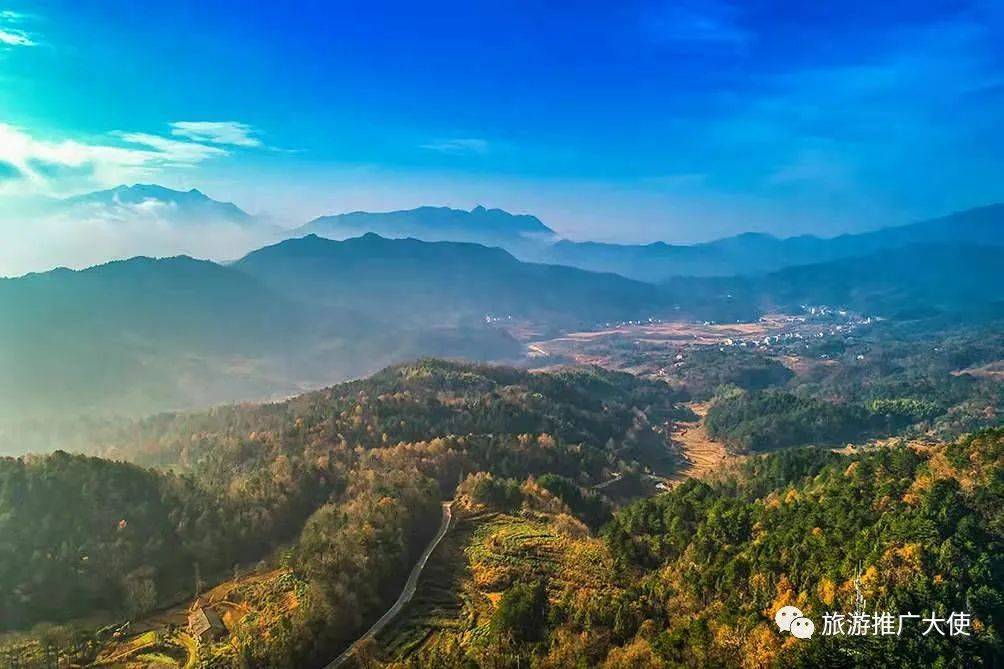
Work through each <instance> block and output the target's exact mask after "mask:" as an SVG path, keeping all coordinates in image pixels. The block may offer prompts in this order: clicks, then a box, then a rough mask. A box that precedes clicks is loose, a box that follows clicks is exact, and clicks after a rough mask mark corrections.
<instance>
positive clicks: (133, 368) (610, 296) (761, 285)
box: [0, 186, 1004, 420]
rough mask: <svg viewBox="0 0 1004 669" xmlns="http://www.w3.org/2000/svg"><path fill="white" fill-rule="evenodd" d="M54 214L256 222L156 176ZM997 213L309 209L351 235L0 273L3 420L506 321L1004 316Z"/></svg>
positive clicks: (107, 406)
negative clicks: (783, 313) (671, 224)
mask: <svg viewBox="0 0 1004 669" xmlns="http://www.w3.org/2000/svg"><path fill="white" fill-rule="evenodd" d="M60 206H63V207H66V211H83V210H86V209H99V210H102V211H115V210H118V209H123V208H124V209H125V210H129V209H130V208H138V209H140V210H142V209H144V208H149V209H163V210H167V211H169V212H171V214H170V215H171V216H177V217H178V218H177V219H173V218H172V219H167V220H170V221H171V225H175V226H176V227H177V228H184V227H185V226H189V225H191V220H193V219H194V217H196V216H200V217H204V218H205V217H208V218H210V219H212V220H215V221H224V222H226V223H227V225H226V226H221V227H226V228H228V229H232V228H239V229H242V230H243V229H248V228H254V226H256V225H257V222H255V221H254V220H253V217H249V216H248V215H247V214H246V213H244V212H242V211H241V210H240V209H239V208H237V207H236V206H234V205H232V204H229V203H223V202H217V201H215V200H212V199H211V198H208V197H207V196H205V195H204V194H202V193H200V192H199V191H194V190H193V191H187V192H182V191H173V190H170V189H164V188H161V187H159V186H131V187H121V188H116V189H112V190H109V191H102V192H99V193H92V194H90V195H87V196H82V197H79V198H71V199H70V200H66V201H63V202H62V203H61V205H60ZM1002 219H1004V206H1001V205H997V206H993V207H986V208H983V209H977V210H971V211H968V212H963V213H960V214H956V215H953V216H949V217H945V218H942V219H936V220H932V221H927V222H923V223H916V224H913V225H908V226H902V227H897V228H887V229H884V230H878V231H875V232H870V233H866V234H861V235H844V236H841V237H836V238H833V239H820V238H817V237H809V236H803V237H795V238H791V239H776V238H774V237H770V236H768V235H760V234H749V235H739V236H737V237H732V238H728V239H723V240H718V241H716V242H710V243H707V244H698V245H694V246H672V245H668V244H653V245H647V246H628V245H624V246H618V245H610V244H590V243H574V242H568V241H562V240H559V239H558V238H557V235H555V234H554V233H553V231H551V230H550V229H549V228H547V227H546V226H545V225H544V224H542V223H541V222H540V221H539V220H537V219H536V218H534V217H532V216H514V215H511V214H508V213H506V212H504V211H501V210H489V209H483V208H476V209H474V210H472V211H469V212H468V211H458V210H453V209H445V208H431V207H424V208H421V209H417V210H411V211H408V212H392V213H389V214H366V213H362V212H357V213H354V214H347V215H344V216H337V217H327V218H322V219H317V220H315V221H313V222H311V223H310V224H308V226H307V227H308V228H310V229H317V230H324V231H326V234H332V235H334V234H337V235H339V236H342V235H347V236H348V237H349V238H348V239H346V240H343V241H337V240H332V239H326V238H324V237H321V236H318V235H316V234H308V235H305V236H302V237H296V238H292V239H285V240H284V241H279V242H278V243H274V244H271V245H269V246H264V247H262V246H261V243H258V244H257V245H255V246H254V247H252V248H255V250H253V251H251V252H249V253H247V254H246V255H244V256H243V257H241V258H240V259H239V260H237V261H234V262H232V263H229V264H218V263H214V262H209V261H200V260H193V259H192V258H190V257H184V256H182V257H170V258H164V259H159V260H155V259H150V258H144V257H135V258H132V259H128V260H122V261H116V262H110V263H105V264H101V265H97V266H94V267H90V268H88V269H84V270H80V271H72V270H67V269H60V270H54V271H50V272H45V273H41V274H29V275H25V276H23V277H20V278H17V279H0V313H2V314H3V318H2V319H0V369H2V370H3V372H4V373H3V374H0V419H2V420H12V419H14V418H15V417H32V416H35V417H43V418H44V417H47V416H52V415H56V414H60V413H74V414H76V413H96V414H100V413H108V412H119V413H127V414H140V413H146V412H149V411H153V410H159V409H172V408H185V407H195V406H205V405H208V404H212V403H215V402H223V401H232V400H240V399H261V398H268V397H277V396H283V395H286V394H291V393H295V392H299V391H301V390H303V389H305V388H312V387H318V386H322V385H325V384H328V383H332V382H334V381H337V380H340V379H344V378H347V377H353V376H359V375H363V374H366V373H369V372H372V371H374V370H376V369H379V368H381V367H383V366H385V365H387V364H390V363H393V362H396V361H401V360H407V359H411V358H415V357H418V356H422V355H437V356H448V357H464V358H473V359H484V360H499V359H513V358H518V357H520V356H521V355H522V353H523V349H522V346H521V345H520V344H519V343H518V342H517V341H516V340H515V339H514V338H513V337H512V336H511V335H510V333H509V331H508V329H507V327H504V326H507V325H509V324H511V323H514V322H516V323H522V322H528V323H531V324H533V326H534V327H535V328H537V330H538V331H542V332H547V333H548V334H554V333H557V332H558V331H561V330H567V329H577V328H589V327H593V326H596V325H601V324H604V323H607V322H612V321H623V320H634V319H647V318H659V319H697V320H715V321H720V322H722V321H729V322H734V321H736V320H746V319H751V318H755V317H757V316H758V315H759V314H760V313H762V312H764V311H768V310H776V309H780V310H789V311H792V310H794V311H797V310H799V309H800V308H801V306H802V305H806V304H813V305H818V304H827V305H831V306H843V307H847V308H851V309H854V310H857V311H861V312H864V313H868V314H872V315H880V316H885V317H892V318H918V317H926V316H931V315H938V314H940V315H942V316H946V315H947V317H951V315H953V314H965V315H966V317H967V318H971V317H974V316H978V315H987V316H991V317H996V316H1000V315H1002V314H1004V302H1002V298H1001V295H1004V263H1001V262H1000V256H1001V246H1002V237H1001V230H1002V225H1001V222H1002ZM158 220H161V219H158ZM200 220H201V219H200ZM140 225H142V221H140ZM107 227H115V226H102V227H100V228H95V229H104V228H107ZM158 227H161V226H158ZM369 227H375V228H379V229H380V230H381V231H382V232H384V233H386V234H388V235H391V234H397V235H409V236H419V235H420V236H427V237H439V236H456V237H464V238H465V239H469V240H475V241H478V242H480V243H474V241H461V242H458V241H420V240H418V239H412V238H407V239H388V238H385V237H382V236H378V235H377V234H374V233H373V232H368V233H367V232H363V231H364V230H365V229H366V228H369ZM214 229H215V228H213V227H208V228H207V227H197V228H193V230H195V231H196V233H195V234H194V235H192V237H194V238H198V237H199V236H202V235H204V234H211V233H212V231H213V230H214ZM360 232H363V234H362V235H361V236H354V237H353V236H352V235H355V234H357V233H360ZM251 239H254V237H253V236H251V237H248V238H246V239H245V240H244V243H248V242H249V241H250V240H251ZM500 247H501V248H500ZM507 248H508V249H509V250H505V249H507ZM528 260H533V261H538V260H546V261H548V262H546V263H545V262H529V261H528ZM595 270H601V271H595ZM611 270H612V271H611ZM681 274H682V275H688V274H689V276H678V275H681ZM639 277H642V278H645V279H648V281H641V280H639Z"/></svg>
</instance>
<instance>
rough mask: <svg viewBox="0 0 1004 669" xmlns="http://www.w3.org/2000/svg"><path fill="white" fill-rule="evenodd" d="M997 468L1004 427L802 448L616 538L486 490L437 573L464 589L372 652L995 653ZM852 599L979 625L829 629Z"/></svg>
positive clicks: (999, 527)
mask: <svg viewBox="0 0 1004 669" xmlns="http://www.w3.org/2000/svg"><path fill="white" fill-rule="evenodd" d="M1002 482H1004V431H1002V430H994V431H988V432H983V433H980V434H976V435H973V436H969V437H965V438H963V439H961V440H959V441H957V442H955V443H952V444H948V445H943V446H938V447H935V448H930V449H922V450H915V449H912V448H909V447H906V446H899V447H893V448H881V449H875V450H873V451H870V452H868V453H866V454H861V455H854V456H846V455H837V454H834V453H829V452H826V451H822V450H817V449H800V450H789V451H784V452H781V453H776V454H771V455H768V456H765V457H763V458H756V459H752V460H749V461H748V462H747V463H746V464H744V465H743V466H742V467H741V468H740V469H738V470H736V471H734V472H732V473H730V474H729V475H728V476H725V477H723V478H722V479H721V480H719V481H716V482H712V483H705V482H701V481H697V480H689V481H687V482H686V483H684V484H682V485H680V486H679V487H677V488H675V489H674V490H672V491H671V492H669V493H668V494H665V495H661V496H658V497H655V498H651V499H647V500H644V501H640V502H637V503H635V504H633V505H631V506H629V507H627V508H625V509H623V510H621V511H619V512H618V513H616V514H615V515H614V517H613V520H612V521H611V522H610V523H609V524H608V525H607V526H606V527H605V529H604V530H603V532H602V542H598V541H596V540H595V539H593V538H590V537H587V536H583V534H582V532H581V529H576V527H575V526H574V524H569V523H568V522H565V521H561V516H560V511H559V510H557V509H554V508H553V507H552V508H548V507H547V506H542V501H541V500H542V499H545V498H546V495H545V497H544V498H542V497H541V495H542V493H541V492H540V491H539V488H535V487H534V485H533V484H532V483H531V482H527V483H526V484H525V485H524V486H523V488H522V490H523V497H522V503H521V506H520V507H513V506H512V505H509V506H508V507H506V506H499V505H498V504H497V503H495V504H492V503H491V502H484V501H483V500H482V502H483V503H482V505H481V506H476V508H474V509H473V510H472V511H473V514H474V515H471V516H470V517H469V520H468V521H467V523H468V525H466V526H461V527H460V528H458V534H457V539H456V540H457V541H458V542H460V543H459V545H458V546H457V547H456V548H455V549H452V550H455V551H458V552H457V553H455V555H458V556H459V559H460V560H461V561H462V563H463V564H464V566H463V567H462V568H461V569H460V570H459V571H453V572H449V571H448V572H443V573H440V572H435V573H434V577H433V578H436V579H439V580H440V581H441V582H448V581H449V579H451V578H452V579H456V583H457V585H456V586H455V588H456V592H457V593H458V595H457V597H458V598H457V600H456V603H455V604H448V602H449V599H448V598H447V597H446V596H445V594H442V593H437V591H436V590H435V587H434V584H430V585H429V589H427V590H426V591H425V592H424V593H420V602H419V604H418V605H417V606H418V608H417V609H416V611H415V612H414V613H413V614H412V615H411V616H410V617H409V618H408V619H406V620H405V621H403V622H402V624H401V625H400V626H399V627H398V628H396V629H394V630H391V631H390V632H389V633H388V634H385V635H383V636H382V637H381V640H380V641H381V643H380V644H378V645H377V646H375V647H371V648H370V649H368V655H367V661H371V662H378V663H387V664H388V665H390V666H395V667H416V668H417V667H443V668H446V667H466V666H484V667H518V666H522V667H553V668H555V669H557V668H563V667H587V666H588V667H603V668H605V669H615V668H616V669H620V668H627V667H643V668H661V667H675V666H715V667H749V668H754V667H876V666H880V667H917V666H944V667H974V666H987V667H989V666H998V665H999V664H1000V663H1001V662H1002V661H1004V644H1002V633H1004V605H1002V602H1004V585H1002V584H1004V559H1002V557H1001V555H1002V551H1004V524H1002V523H1004V517H1002V515H1001V508H1002V503H1004V483H1002ZM535 490H536V491H537V492H534V491H535ZM484 503H487V504H488V506H487V507H485V506H484V505H483V504H484ZM486 514H487V515H486ZM500 514H501V515H500ZM450 550H451V549H450V548H447V549H446V551H445V554H446V555H450V553H449V551H450ZM856 584H857V587H856ZM859 594H860V596H861V597H863V602H861V601H859V600H858V595H859ZM789 604H790V605H797V606H798V607H799V608H800V609H801V610H802V611H803V612H804V613H805V615H807V616H809V617H810V618H812V619H814V620H815V621H816V633H815V635H814V636H813V638H812V639H811V640H809V641H799V640H798V639H794V638H792V637H790V636H788V635H781V634H780V633H779V632H778V631H777V627H776V625H775V624H774V621H773V615H774V612H775V611H776V610H777V609H778V608H779V607H780V606H783V605H789ZM857 610H864V611H865V612H866V613H867V614H868V616H869V619H870V617H871V614H872V613H873V612H875V611H890V612H893V613H894V614H898V613H903V614H905V613H908V612H912V613H914V614H918V613H921V612H923V613H924V614H930V612H932V611H936V612H937V613H938V614H939V615H940V616H941V617H942V618H944V617H946V616H947V615H948V612H951V611H961V612H966V613H970V614H971V615H972V620H971V627H970V628H969V629H968V632H969V635H968V636H966V635H956V636H949V635H948V634H947V633H944V634H939V633H933V634H929V635H924V634H923V633H922V632H923V630H924V626H923V625H921V624H920V620H919V619H917V620H916V621H915V623H916V624H915V625H914V626H912V627H911V626H909V625H908V626H907V627H905V628H904V631H903V633H902V634H901V635H898V636H897V635H891V636H884V637H876V636H873V635H870V634H868V635H861V636H847V635H832V634H830V635H826V634H824V633H823V625H822V618H823V614H824V613H827V612H838V613H846V614H848V616H849V615H850V613H851V612H853V611H857ZM451 611H453V612H455V613H449V615H450V616H451V617H449V618H443V617H441V616H443V615H444V614H448V612H451ZM437 616H438V617H437ZM848 619H849V618H848ZM945 629H946V628H945V626H944V624H942V630H945ZM423 630H424V631H423ZM416 635H417V638H418V641H417V642H416V641H415V638H416ZM472 663H474V664H472ZM362 664H365V662H362ZM360 666H361V665H360Z"/></svg>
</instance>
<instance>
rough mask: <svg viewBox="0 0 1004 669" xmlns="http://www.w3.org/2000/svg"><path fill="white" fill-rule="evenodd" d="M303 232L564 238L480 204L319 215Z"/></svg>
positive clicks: (507, 241) (530, 240)
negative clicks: (456, 207) (465, 206)
mask: <svg viewBox="0 0 1004 669" xmlns="http://www.w3.org/2000/svg"><path fill="white" fill-rule="evenodd" d="M300 232H302V233H307V232H313V233H316V234H319V235H321V236H324V237H329V238H332V239H346V238H349V237H358V236H361V235H364V234H366V233H368V232H375V233H377V234H378V235H380V236H382V237H387V238H395V239H405V238H414V239H419V240H422V241H427V242H442V241H456V242H473V243H476V244H483V245H485V246H501V247H503V248H506V249H509V250H514V248H516V249H519V248H523V247H527V246H536V245H540V244H547V243H551V242H553V241H555V240H557V238H558V235H557V234H556V233H555V232H554V231H553V230H551V229H550V228H549V227H547V226H546V225H544V224H543V223H541V222H540V220H539V219H538V218H536V217H534V216H529V215H526V214H511V213H509V212H508V211H505V210H503V209H489V208H487V207H485V206H484V205H480V204H479V205H477V206H476V207H474V208H473V209H471V210H470V211H467V210H464V209H452V208H450V207H432V206H423V207H417V208H415V209H405V210H400V211H388V212H381V213H369V212H365V211H354V212H351V213H347V214H336V215H333V216H322V217H321V218H317V219H314V220H313V221H311V222H310V223H308V224H307V225H305V226H303V227H302V228H300Z"/></svg>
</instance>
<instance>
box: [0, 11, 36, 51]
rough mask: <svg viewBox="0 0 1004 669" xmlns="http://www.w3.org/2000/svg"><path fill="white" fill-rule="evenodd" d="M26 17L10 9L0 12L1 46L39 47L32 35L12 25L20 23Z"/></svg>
mask: <svg viewBox="0 0 1004 669" xmlns="http://www.w3.org/2000/svg"><path fill="white" fill-rule="evenodd" d="M24 18H25V15H24V14H21V13H19V12H15V11H11V10H9V9H5V10H0V45H4V46H12V47H13V46H37V45H38V43H37V42H36V41H35V39H34V38H33V37H32V35H31V34H29V33H27V32H25V31H24V30H21V29H19V28H14V27H12V24H15V23H20V22H22V21H23V20H24Z"/></svg>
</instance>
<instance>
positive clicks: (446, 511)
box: [324, 501, 453, 669]
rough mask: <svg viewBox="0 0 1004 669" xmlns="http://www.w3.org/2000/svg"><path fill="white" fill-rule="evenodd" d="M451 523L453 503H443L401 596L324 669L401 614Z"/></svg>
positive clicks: (331, 668)
mask: <svg viewBox="0 0 1004 669" xmlns="http://www.w3.org/2000/svg"><path fill="white" fill-rule="evenodd" d="M452 521H453V502H452V501H449V502H443V519H442V521H440V523H439V530H437V531H436V536H434V537H432V541H430V542H429V545H428V546H426V547H425V550H424V551H422V555H421V556H419V558H418V562H416V563H415V566H414V567H412V569H411V574H409V575H408V580H407V581H405V583H404V589H403V590H402V591H401V595H400V596H399V597H398V598H397V601H396V602H394V605H393V606H391V607H390V608H389V609H387V611H386V612H385V613H384V614H383V615H382V616H380V619H379V620H377V621H376V622H375V623H373V626H372V627H370V628H369V629H368V630H366V633H365V634H363V635H362V636H361V637H359V638H358V639H356V640H355V641H354V642H353V643H352V645H351V646H349V647H348V648H346V649H345V650H344V651H342V654H341V655H339V656H338V657H336V658H335V659H334V660H332V661H331V662H330V663H329V664H328V665H326V666H325V667H324V669H335V668H336V667H340V666H342V665H343V664H345V661H346V660H348V659H349V657H351V656H352V654H353V653H354V652H355V650H356V648H357V647H358V646H359V644H361V643H362V642H364V641H366V640H367V639H372V638H373V637H375V636H376V635H377V634H379V633H380V632H381V631H382V630H383V628H384V627H386V626H387V624H388V623H390V621H391V620H393V619H394V618H395V617H396V616H397V614H399V613H400V612H401V609H403V608H404V605H405V604H407V603H408V602H410V601H411V598H412V597H414V596H415V590H416V588H417V587H418V579H419V577H420V576H421V575H422V570H423V569H425V563H426V562H428V561H429V556H430V555H432V551H434V550H436V546H438V545H439V542H440V541H442V540H443V537H445V536H446V531H447V530H449V529H450V523H451V522H452Z"/></svg>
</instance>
